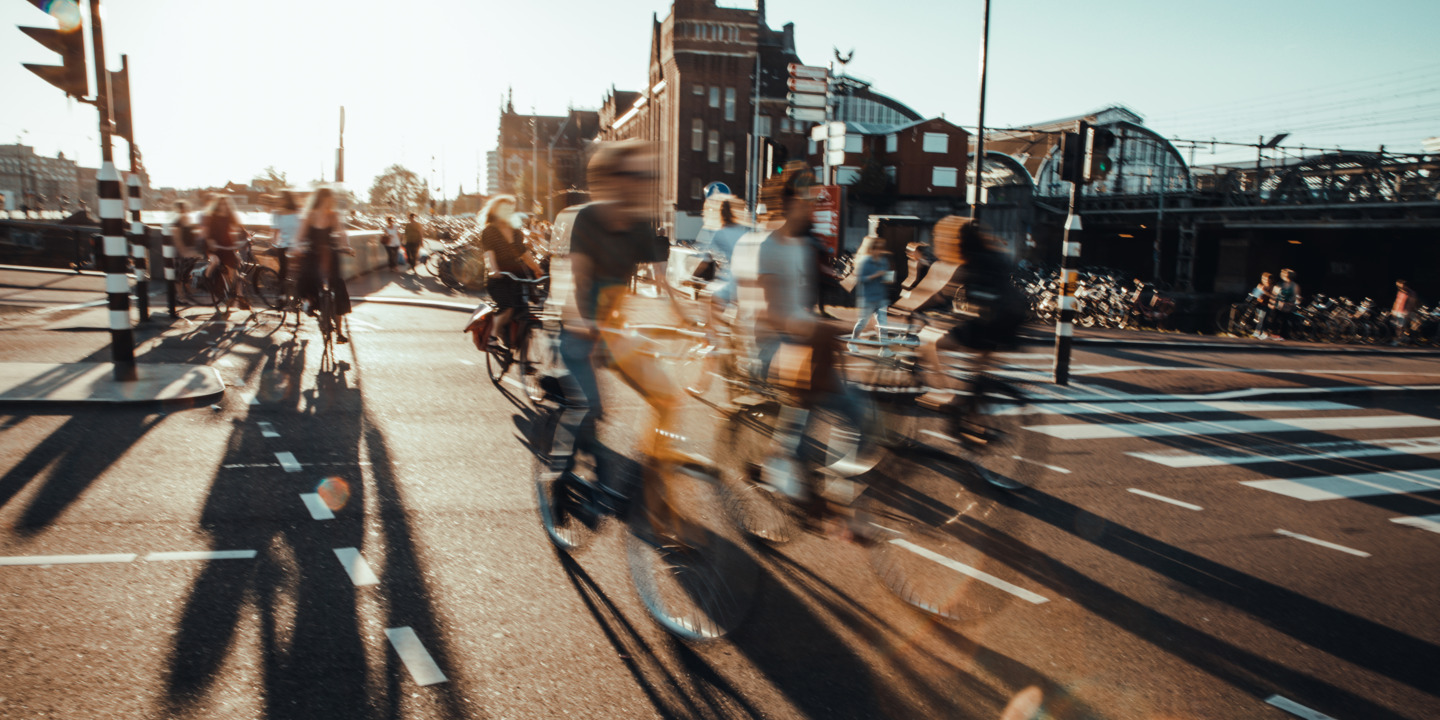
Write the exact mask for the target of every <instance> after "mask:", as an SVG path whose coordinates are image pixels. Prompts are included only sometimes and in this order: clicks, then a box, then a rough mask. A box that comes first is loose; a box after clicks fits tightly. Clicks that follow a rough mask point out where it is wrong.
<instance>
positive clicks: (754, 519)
mask: <svg viewBox="0 0 1440 720" xmlns="http://www.w3.org/2000/svg"><path fill="white" fill-rule="evenodd" d="M780 409H781V408H780V405H779V404H778V403H775V402H765V403H761V404H758V405H754V406H749V407H745V408H742V409H740V410H738V411H736V412H734V413H732V414H731V415H730V418H729V420H728V422H727V423H726V426H725V428H724V429H722V430H721V433H722V435H721V437H722V442H721V443H720V447H723V448H726V452H725V453H724V455H723V456H722V457H721V462H720V479H721V483H722V486H723V490H724V492H725V493H726V507H727V509H728V511H729V513H730V515H731V517H732V518H733V519H734V522H735V524H736V525H737V526H738V527H739V528H740V529H741V530H743V531H744V532H745V533H747V534H749V535H752V536H754V537H757V538H760V539H761V540H765V541H767V542H772V543H786V542H790V541H791V540H794V539H795V538H796V537H798V536H799V535H800V534H801V533H802V532H804V530H805V522H806V519H805V515H804V512H803V511H802V509H801V508H800V507H799V506H798V505H796V504H795V503H794V502H793V501H791V500H790V498H788V497H787V496H785V495H784V494H782V493H780V492H779V491H777V490H776V489H775V488H774V487H772V486H771V485H770V484H768V483H766V482H765V481H764V479H763V476H764V475H765V473H766V468H765V466H766V464H767V463H769V464H770V465H771V467H770V470H771V471H789V472H791V473H795V474H796V475H798V474H799V472H800V470H799V468H798V467H793V466H792V467H788V468H786V467H780V465H781V464H782V463H784V462H788V461H781V460H778V459H776V458H770V457H769V455H770V454H771V452H770V450H771V445H772V438H773V436H774V434H775V428H776V424H777V421H778V420H779V417H780Z"/></svg>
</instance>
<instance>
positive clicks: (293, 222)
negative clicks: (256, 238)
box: [270, 190, 300, 288]
mask: <svg viewBox="0 0 1440 720" xmlns="http://www.w3.org/2000/svg"><path fill="white" fill-rule="evenodd" d="M270 230H271V234H270V242H271V244H273V245H274V246H275V249H276V251H277V252H276V259H277V260H278V262H279V263H280V287H282V288H283V287H285V281H286V278H287V277H288V275H289V272H290V254H291V253H292V252H293V251H294V250H293V248H294V247H295V233H296V232H297V231H299V230H300V206H299V204H297V203H296V202H295V193H292V192H290V191H289V190H282V191H281V192H280V207H279V208H277V209H276V210H275V212H273V213H271V215H270Z"/></svg>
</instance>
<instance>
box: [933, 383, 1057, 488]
mask: <svg viewBox="0 0 1440 720" xmlns="http://www.w3.org/2000/svg"><path fill="white" fill-rule="evenodd" d="M982 388H983V389H982V390H981V397H980V408H981V412H980V414H979V415H978V416H972V417H970V418H966V419H961V420H959V421H958V422H957V423H956V427H953V428H952V431H953V432H955V433H956V434H957V435H959V437H958V438H957V439H958V440H959V442H960V445H961V447H962V448H964V449H965V452H964V458H965V459H966V460H968V461H969V462H970V463H971V465H973V466H974V468H975V470H976V472H977V473H978V474H979V475H980V477H981V478H982V479H984V480H985V481H986V482H988V483H990V484H991V485H994V486H996V487H1000V488H1005V489H1007V490H1018V489H1021V488H1026V487H1036V486H1038V485H1040V484H1043V483H1044V482H1046V481H1047V480H1049V479H1052V478H1053V477H1054V476H1056V475H1068V474H1069V472H1070V471H1069V470H1067V469H1064V468H1060V467H1057V466H1054V465H1050V464H1049V463H1048V460H1049V445H1050V443H1049V441H1048V438H1049V436H1048V435H1046V434H1044V433H1042V432H1040V431H1039V430H1038V429H1037V428H1038V426H1039V425H1041V424H1042V422H1043V418H1044V416H1045V414H1044V413H1043V412H1042V411H1041V410H1040V409H1039V408H1037V407H1036V406H1034V405H1032V404H1030V401H1029V400H1028V399H1027V398H1026V397H1025V394H1024V393H1023V392H1021V391H1020V390H1019V389H1018V388H1016V387H1015V386H1013V385H1010V384H1008V383H1002V382H999V381H997V380H987V381H983V382H982Z"/></svg>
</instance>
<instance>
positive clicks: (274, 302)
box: [250, 266, 285, 310]
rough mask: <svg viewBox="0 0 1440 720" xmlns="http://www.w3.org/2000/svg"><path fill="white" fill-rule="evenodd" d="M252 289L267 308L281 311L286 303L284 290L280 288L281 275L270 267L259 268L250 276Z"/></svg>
mask: <svg viewBox="0 0 1440 720" xmlns="http://www.w3.org/2000/svg"><path fill="white" fill-rule="evenodd" d="M250 289H251V291H253V293H254V295H255V297H256V298H257V299H259V301H260V302H262V303H264V304H265V307H268V308H270V309H271V310H279V309H281V308H282V307H283V305H284V302H285V292H284V288H282V287H280V273H278V272H275V271H274V270H272V269H270V268H268V267H263V266H261V267H257V268H255V272H254V274H253V275H251V276H250Z"/></svg>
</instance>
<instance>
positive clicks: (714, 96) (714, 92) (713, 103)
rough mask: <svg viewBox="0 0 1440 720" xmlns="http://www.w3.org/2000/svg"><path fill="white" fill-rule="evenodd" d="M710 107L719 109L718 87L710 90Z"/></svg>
mask: <svg viewBox="0 0 1440 720" xmlns="http://www.w3.org/2000/svg"><path fill="white" fill-rule="evenodd" d="M710 107H713V108H718V107H720V88H718V87H712V88H710Z"/></svg>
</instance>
